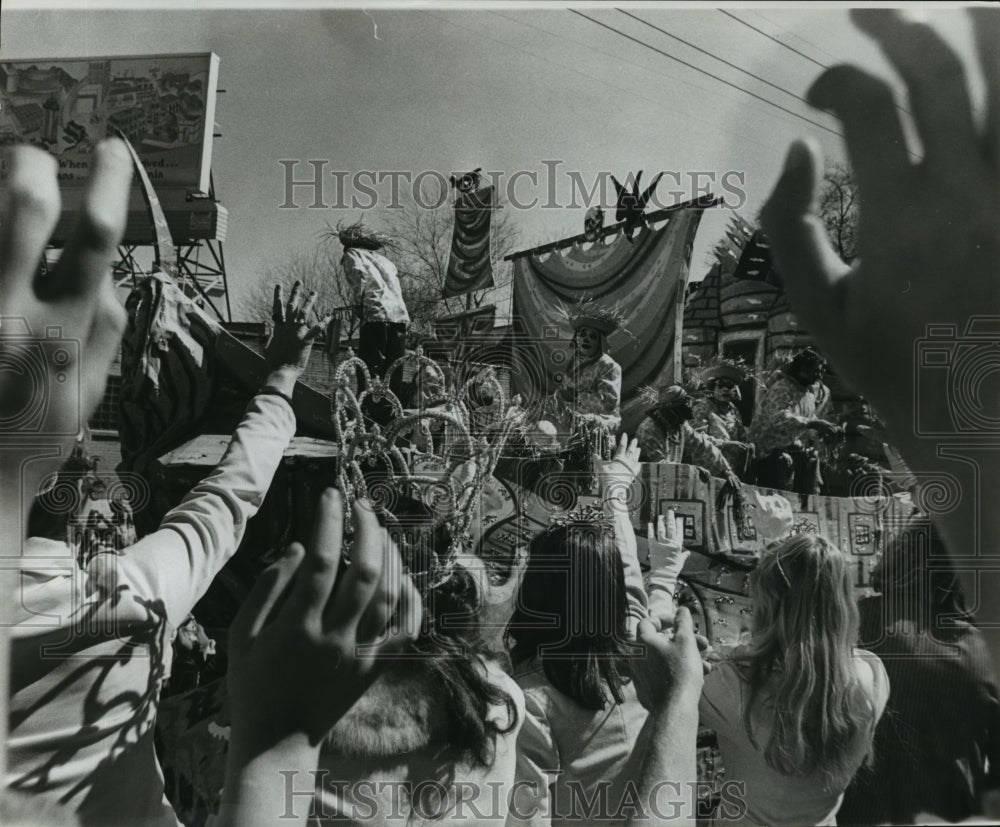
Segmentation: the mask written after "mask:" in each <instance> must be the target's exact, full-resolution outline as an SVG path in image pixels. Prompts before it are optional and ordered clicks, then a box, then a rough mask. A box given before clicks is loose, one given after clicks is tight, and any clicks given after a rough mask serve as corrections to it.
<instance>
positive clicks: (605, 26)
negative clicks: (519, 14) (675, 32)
mask: <svg viewBox="0 0 1000 827" xmlns="http://www.w3.org/2000/svg"><path fill="white" fill-rule="evenodd" d="M567 11H569V12H571V13H573V14H575V15H578V16H579V17H582V18H583V19H584V20H589V21H590V22H591V23H594V24H596V25H598V26H600V27H601V28H603V29H607V30H608V31H609V32H614V33H615V34H617V35H620V36H621V37H624V38H625V39H626V40H631V41H632V42H633V43H638V44H639V45H640V46H644V47H645V48H647V49H651V50H652V51H654V52H656V53H657V54H660V55H662V56H663V57H665V58H668V59H669V60H673V61H675V62H676V63H680V64H681V65H682V66H686V67H688V68H689V69H694V71H696V72H700V73H701V74H703V75H707V76H708V77H710V78H712V79H713V80H717V81H718V82H719V83H724V84H725V85H726V86H729V87H731V88H733V89H736V90H737V91H739V92H742V93H743V94H745V95H749V96H750V97H751V98H754V99H756V100H759V101H760V102H761V103H766V104H767V105H768V106H771V107H774V108H775V109H778V110H780V111H782V112H784V113H785V114H786V115H791V116H792V117H793V118H798V119H799V120H800V121H805V122H806V123H808V124H810V125H811V126H815V127H817V128H818V129H822V130H825V131H826V132H830V133H831V134H833V135H836V136H837V137H838V138H840V139H843V138H844V136H843V134H842V133H840V132H838V131H837V130H836V129H831V128H830V127H829V126H825V125H824V124H821V123H820V122H819V121H814V120H813V119H812V118H807V117H806V116H805V115H800V114H799V113H798V112H795V111H793V110H791V109H789V108H788V107H786V106H782V105H781V104H780V103H775V102H774V101H773V100H771V99H770V98H765V97H764V96H763V95H758V94H757V93H756V92H751V91H750V90H749V89H745V88H744V87H742V86H740V85H739V84H736V83H733V82H732V81H728V80H726V79H725V78H722V77H719V76H718V75H714V74H712V73H711V72H709V71H707V70H706V69H702V68H701V67H700V66H695V65H694V64H693V63H689V62H688V61H686V60H681V58H679V57H674V55H672V54H670V53H669V52H665V51H663V50H662V49H658V48H657V47H656V46H654V45H652V44H651V43H646V42H645V41H644V40H640V39H639V38H638V37H633V36H632V35H630V34H628V33H627V32H623V31H621V29H616V28H615V27H614V26H609V25H608V24H607V23H602V22H601V21H600V20H597V19H595V18H593V17H590V16H588V15H586V14H584V13H583V12H581V11H577V10H576V9H567Z"/></svg>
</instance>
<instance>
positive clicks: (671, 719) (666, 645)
mask: <svg viewBox="0 0 1000 827" xmlns="http://www.w3.org/2000/svg"><path fill="white" fill-rule="evenodd" d="M672 634H673V639H672V640H671V639H670V633H663V632H659V631H657V630H656V627H655V626H654V625H653V623H651V622H650V621H648V620H645V621H643V622H642V623H641V624H640V625H639V643H640V644H642V645H643V646H644V647H645V650H646V651H645V655H644V656H643V657H642V658H640V659H639V660H637V661H636V662H635V663H634V664H633V675H634V677H635V684H636V691H637V693H638V695H639V700H640V701H642V704H643V706H645V707H646V709H648V710H649V718H648V719H647V721H646V725H645V726H644V727H643V730H642V732H641V733H640V735H639V740H638V741H637V742H636V746H635V748H636V749H637V750H642V751H643V754H644V758H643V761H642V767H641V769H640V772H639V779H638V781H639V785H638V786H639V788H638V792H639V801H640V802H642V803H643V806H644V807H646V811H645V812H643V813H641V814H638V813H636V814H634V815H633V817H632V818H630V819H629V822H628V823H629V825H639V824H645V825H650V824H652V825H659V824H669V825H672V827H679V826H682V827H688V825H690V826H691V827H693V825H694V824H695V801H694V798H695V792H694V791H695V789H696V781H697V775H698V767H697V761H696V752H697V741H698V699H699V698H700V696H701V687H702V684H703V683H704V680H705V676H704V671H703V667H702V661H701V655H700V654H699V653H698V643H697V640H696V639H695V634H694V624H693V622H692V620H691V613H690V612H689V611H688V610H687V609H686V608H681V609H679V610H678V611H677V618H676V622H675V625H674V628H673V630H672ZM647 805H649V806H647Z"/></svg>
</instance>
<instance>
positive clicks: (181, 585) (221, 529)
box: [119, 282, 327, 626]
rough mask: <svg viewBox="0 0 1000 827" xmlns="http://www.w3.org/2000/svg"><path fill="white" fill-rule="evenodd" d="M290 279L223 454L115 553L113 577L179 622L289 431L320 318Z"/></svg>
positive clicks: (269, 475)
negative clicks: (261, 377) (152, 524)
mask: <svg viewBox="0 0 1000 827" xmlns="http://www.w3.org/2000/svg"><path fill="white" fill-rule="evenodd" d="M301 300H302V290H301V284H300V283H298V282H296V284H295V285H294V287H293V288H292V293H291V296H290V297H289V299H288V302H287V304H286V303H285V302H284V301H283V297H282V295H281V288H280V286H279V287H277V288H276V289H275V296H274V314H273V317H274V332H273V335H272V337H271V341H270V342H269V343H268V345H267V348H266V349H265V358H266V359H267V361H268V363H269V366H270V367H271V373H270V375H269V376H268V379H267V381H266V382H265V383H264V386H263V389H262V391H261V392H260V393H259V394H258V395H257V396H255V397H254V398H253V399H252V400H251V402H250V405H249V406H248V408H247V412H246V414H245V415H244V417H243V420H242V421H241V422H240V425H239V427H238V428H237V429H236V432H235V433H234V434H233V438H232V441H231V442H230V443H229V447H228V448H227V449H226V453H225V454H224V456H223V458H222V461H221V462H220V463H219V465H218V466H217V467H216V468H215V470H214V471H212V473H211V474H209V476H208V477H207V478H206V479H204V480H202V482H200V483H198V485H196V486H195V487H194V488H193V489H192V490H191V492H190V493H189V494H188V495H187V496H186V497H185V498H184V500H183V501H182V502H181V503H180V504H179V505H178V506H177V507H176V508H174V509H173V510H171V511H170V512H169V513H168V514H167V515H166V517H164V519H163V522H162V523H161V524H160V528H159V529H158V530H157V531H155V532H153V533H152V534H150V535H148V536H147V537H144V538H143V539H142V540H140V541H139V542H138V543H136V544H135V545H134V546H132V547H131V548H129V549H128V550H127V552H126V553H125V555H123V556H122V557H121V558H119V565H120V574H119V582H120V583H121V582H124V583H127V584H128V585H130V587H131V588H132V589H134V590H135V591H136V593H137V594H140V595H143V596H146V597H155V598H157V599H159V600H162V601H163V603H164V604H165V606H166V613H167V619H168V620H169V622H170V623H171V624H173V625H175V626H176V625H177V624H179V623H181V622H183V620H184V618H185V617H187V615H188V614H189V613H190V611H191V609H192V608H193V607H194V604H195V603H196V602H197V601H198V600H199V599H200V598H201V596H202V595H203V594H204V593H205V591H206V590H207V589H208V587H209V585H210V584H211V582H212V580H213V579H214V578H215V575H216V574H218V572H219V570H220V569H221V568H222V567H223V565H225V563H226V561H227V560H228V559H229V558H230V557H231V556H232V555H233V554H234V553H235V552H236V549H237V548H238V547H239V545H240V542H241V541H242V540H243V534H244V532H245V531H246V525H247V521H248V520H249V519H250V518H251V517H253V515H254V514H256V513H257V510H258V509H259V508H260V506H261V503H262V502H263V500H264V496H265V495H266V494H267V490H268V488H270V486H271V481H272V480H273V478H274V474H275V472H276V471H277V469H278V465H279V463H280V462H281V457H282V455H283V453H284V451H285V449H286V448H287V447H288V443H289V442H290V441H291V438H292V437H293V436H294V434H295V414H294V413H293V412H292V408H291V405H289V403H288V401H287V399H286V397H287V398H291V396H292V393H293V391H294V388H295V382H296V380H297V379H298V377H299V376H300V375H301V373H302V370H303V369H304V368H305V365H306V363H307V362H308V358H309V351H310V348H311V347H312V342H313V341H314V340H315V339H316V337H318V336H319V335H320V333H321V332H322V330H323V329H324V327H325V325H326V321H327V320H324V321H321V322H319V323H318V324H311V323H310V319H309V314H310V313H311V312H312V308H313V304H314V302H315V300H316V294H315V293H314V292H313V293H310V294H309V296H307V297H306V298H305V301H304V302H302V301H301Z"/></svg>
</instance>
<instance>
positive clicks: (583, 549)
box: [506, 524, 630, 709]
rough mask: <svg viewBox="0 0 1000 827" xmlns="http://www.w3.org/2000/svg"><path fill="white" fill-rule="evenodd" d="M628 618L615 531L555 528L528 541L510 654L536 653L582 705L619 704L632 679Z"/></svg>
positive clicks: (528, 655)
mask: <svg viewBox="0 0 1000 827" xmlns="http://www.w3.org/2000/svg"><path fill="white" fill-rule="evenodd" d="M627 617H628V606H627V602H626V593H625V569H624V566H623V565H622V561H621V557H620V556H619V554H618V550H617V549H616V548H615V544H614V535H613V533H612V532H611V531H608V530H606V529H603V528H602V527H601V526H598V525H594V524H587V525H579V526H578V525H567V526H557V527H554V528H552V529H549V530H548V531H545V532H543V533H541V534H539V535H538V536H537V537H535V539H534V540H533V541H532V543H531V548H530V551H529V556H528V563H527V568H526V570H525V573H524V577H523V579H522V580H521V588H520V591H519V593H518V599H517V602H516V605H515V609H514V614H513V615H512V616H511V619H510V623H509V624H508V626H507V632H506V638H507V643H508V646H510V648H511V659H512V660H513V661H514V664H515V665H516V664H519V663H523V662H524V661H526V660H529V659H531V658H534V657H539V658H540V659H541V662H542V668H543V669H544V671H545V675H546V677H547V678H548V679H549V681H551V682H552V685H553V686H555V687H556V689H558V690H559V691H560V692H562V693H563V694H564V695H568V696H569V697H570V698H572V699H573V700H574V701H576V702H577V703H578V704H580V706H582V707H584V708H585V709H604V708H605V707H606V706H607V704H608V701H609V700H613V701H614V703H616V704H620V703H622V702H623V701H624V695H623V693H622V687H623V686H624V685H625V684H626V683H628V681H629V680H630V674H629V670H628V654H629V646H628V632H627ZM511 641H513V645H511ZM609 694H610V699H609V697H608V695H609Z"/></svg>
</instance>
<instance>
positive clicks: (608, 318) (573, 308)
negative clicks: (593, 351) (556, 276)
mask: <svg viewBox="0 0 1000 827" xmlns="http://www.w3.org/2000/svg"><path fill="white" fill-rule="evenodd" d="M561 312H562V315H563V316H564V318H565V319H566V320H567V321H568V322H569V325H570V327H572V328H573V330H579V329H580V328H581V327H592V328H594V329H595V330H599V331H600V332H601V333H603V334H604V335H605V336H607V335H608V334H610V333H613V332H614V331H616V330H618V329H621V330H622V331H623V332H625V333H628V331H627V330H626V329H625V327H624V325H625V320H626V319H627V318H628V314H627V313H626V312H625V310H624V309H623V308H622V307H621V305H620V304H619V303H618V302H614V303H609V302H602V301H600V300H599V299H594V298H590V297H587V296H585V297H584V298H582V299H580V301H578V302H577V303H576V304H573V305H570V306H569V307H566V306H563V307H561Z"/></svg>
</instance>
